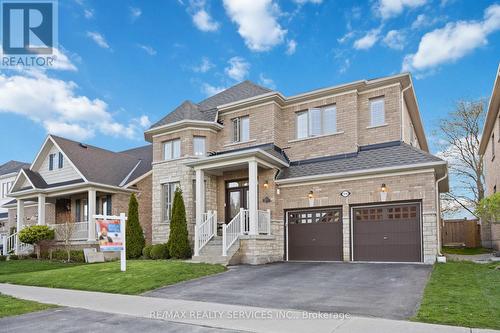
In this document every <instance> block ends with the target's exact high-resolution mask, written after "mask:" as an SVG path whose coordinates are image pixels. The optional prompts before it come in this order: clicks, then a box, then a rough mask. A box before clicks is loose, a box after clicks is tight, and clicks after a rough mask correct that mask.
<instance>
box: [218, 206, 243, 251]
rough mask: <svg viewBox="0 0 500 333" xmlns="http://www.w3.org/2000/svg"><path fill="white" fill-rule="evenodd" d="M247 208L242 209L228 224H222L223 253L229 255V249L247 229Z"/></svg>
mask: <svg viewBox="0 0 500 333" xmlns="http://www.w3.org/2000/svg"><path fill="white" fill-rule="evenodd" d="M247 212H248V211H246V210H244V209H240V212H239V213H238V214H236V216H235V217H233V219H232V220H231V222H229V223H228V224H223V225H222V255H223V256H224V257H226V256H227V250H229V249H230V248H231V246H232V245H233V244H234V242H236V241H237V240H238V238H239V237H240V235H241V234H242V233H243V231H244V230H245V227H244V225H245V220H247V219H246V215H247Z"/></svg>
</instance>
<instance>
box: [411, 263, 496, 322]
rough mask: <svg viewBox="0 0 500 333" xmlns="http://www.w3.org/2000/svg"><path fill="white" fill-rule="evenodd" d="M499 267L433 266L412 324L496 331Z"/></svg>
mask: <svg viewBox="0 0 500 333" xmlns="http://www.w3.org/2000/svg"><path fill="white" fill-rule="evenodd" d="M498 266H500V265H499V264H475V263H472V262H454V261H451V262H448V263H446V264H436V265H435V266H434V270H433V272H432V276H431V279H430V281H429V283H428V284H427V287H426V288H425V292H424V298H423V300H422V304H421V305H420V309H419V311H418V313H417V315H416V316H415V317H414V318H413V320H416V321H422V322H427V323H437V324H447V325H457V326H466V327H476V328H493V329H500V316H499V314H500V269H498V268H497V269H495V267H498Z"/></svg>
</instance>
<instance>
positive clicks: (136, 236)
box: [125, 193, 146, 259]
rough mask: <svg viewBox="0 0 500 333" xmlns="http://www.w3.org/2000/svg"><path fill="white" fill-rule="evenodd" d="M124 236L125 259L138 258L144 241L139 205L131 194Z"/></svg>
mask: <svg viewBox="0 0 500 333" xmlns="http://www.w3.org/2000/svg"><path fill="white" fill-rule="evenodd" d="M125 234H126V241H127V247H126V251H127V259H136V258H139V257H140V256H141V254H142V249H143V248H144V245H146V240H145V239H144V232H143V231H142V227H141V224H140V223H139V203H138V202H137V199H136V197H135V194H133V193H132V195H131V196H130V201H129V203H128V217H127V227H126V228H125Z"/></svg>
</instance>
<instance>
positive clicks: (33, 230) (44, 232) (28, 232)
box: [19, 225, 54, 259]
mask: <svg viewBox="0 0 500 333" xmlns="http://www.w3.org/2000/svg"><path fill="white" fill-rule="evenodd" d="M52 239H54V229H51V228H49V227H48V226H46V225H32V226H29V227H26V228H24V229H23V230H21V231H19V241H21V242H23V243H26V244H31V245H33V246H35V250H36V257H37V259H40V243H41V242H43V241H46V240H52Z"/></svg>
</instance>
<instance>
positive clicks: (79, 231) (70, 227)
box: [47, 222, 89, 241]
mask: <svg viewBox="0 0 500 333" xmlns="http://www.w3.org/2000/svg"><path fill="white" fill-rule="evenodd" d="M47 226H49V227H50V228H52V229H54V231H55V239H56V240H57V241H64V240H66V239H69V240H87V239H88V236H89V223H88V222H70V223H57V224H47Z"/></svg>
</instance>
